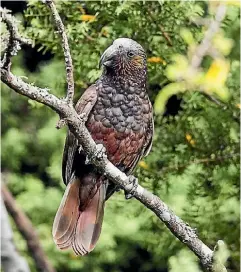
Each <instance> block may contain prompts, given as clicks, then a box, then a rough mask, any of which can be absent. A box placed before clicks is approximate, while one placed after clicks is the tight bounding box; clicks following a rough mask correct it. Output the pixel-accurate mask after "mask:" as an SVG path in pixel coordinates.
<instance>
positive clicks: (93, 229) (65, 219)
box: [52, 38, 154, 255]
mask: <svg viewBox="0 0 241 272" xmlns="http://www.w3.org/2000/svg"><path fill="white" fill-rule="evenodd" d="M99 65H100V67H103V70H102V71H103V72H102V75H101V76H100V78H99V79H98V80H97V81H96V82H95V83H94V84H93V85H91V86H90V87H88V88H87V89H86V91H85V92H84V93H83V95H82V96H81V98H80V99H79V100H78V102H77V103H76V105H75V109H76V111H77V113H78V114H83V113H84V114H85V116H86V119H87V120H86V123H85V124H86V127H87V129H88V131H89V132H90V134H91V136H92V138H93V139H94V141H95V143H96V144H97V145H99V144H100V145H103V146H104V148H105V150H106V155H107V158H108V159H109V160H110V161H111V162H112V163H113V164H114V165H115V166H116V167H117V168H118V169H120V170H121V171H122V172H124V173H125V174H126V175H128V176H130V175H131V174H132V173H133V171H134V169H135V167H136V166H137V164H138V162H139V161H140V159H141V158H142V157H144V156H146V155H147V154H148V153H149V151H150V149H151V146H152V139H153V131H154V124H153V109H152V105H151V102H150V99H149V97H148V94H147V60H146V53H145V50H144V49H143V47H142V46H141V45H140V44H139V43H137V42H136V41H134V40H132V39H129V38H118V39H116V40H114V42H113V43H112V44H111V45H110V46H109V47H108V48H107V49H106V50H105V51H104V53H103V54H102V56H101V58H100V62H99ZM62 176H63V181H64V183H65V184H66V190H65V193H64V195H63V198H62V201H61V203H60V206H59V208H58V211H57V213H56V216H55V219H54V223H53V229H52V234H53V240H54V242H55V244H56V245H57V247H58V248H59V249H62V250H64V249H69V248H70V249H72V250H73V251H74V253H75V254H76V255H86V254H88V253H89V252H91V251H92V250H93V249H94V247H95V246H96V243H97V241H98V239H99V236H100V233H101V227H102V221H103V216H104V206H105V201H106V200H107V199H108V198H109V197H110V196H111V195H112V194H113V193H114V192H115V191H116V190H118V189H119V188H118V187H117V186H116V185H115V184H114V183H112V182H111V181H110V180H108V179H107V178H106V177H105V176H104V175H103V174H101V173H99V172H98V171H97V170H96V168H95V167H94V165H91V164H86V155H85V154H84V152H83V150H82V148H81V145H80V144H79V143H78V140H77V139H76V138H75V136H74V135H73V134H72V133H71V132H70V131H68V132H67V137H66V141H65V146H64V152H63V161H62Z"/></svg>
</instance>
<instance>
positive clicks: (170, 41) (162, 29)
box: [148, 9, 172, 46]
mask: <svg viewBox="0 0 241 272" xmlns="http://www.w3.org/2000/svg"><path fill="white" fill-rule="evenodd" d="M148 14H149V16H150V17H151V19H152V20H153V21H154V22H156V21H157V19H156V18H155V16H154V15H153V12H152V11H151V10H149V9H148ZM158 27H159V29H160V30H161V33H162V35H163V36H164V38H165V39H166V41H167V44H168V45H169V46H172V40H171V38H170V37H169V35H168V34H167V32H166V31H165V29H164V28H163V26H162V25H161V24H160V23H158Z"/></svg>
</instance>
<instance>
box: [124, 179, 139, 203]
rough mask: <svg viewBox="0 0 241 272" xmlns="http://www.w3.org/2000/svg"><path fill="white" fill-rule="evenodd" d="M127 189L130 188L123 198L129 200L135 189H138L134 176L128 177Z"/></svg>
mask: <svg viewBox="0 0 241 272" xmlns="http://www.w3.org/2000/svg"><path fill="white" fill-rule="evenodd" d="M128 187H130V191H129V192H126V191H125V198H126V199H131V198H132V197H133V193H134V192H135V190H136V188H137V187H138V179H137V178H136V177H134V176H132V175H131V176H129V184H128Z"/></svg>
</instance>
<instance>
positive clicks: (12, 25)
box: [0, 8, 32, 70]
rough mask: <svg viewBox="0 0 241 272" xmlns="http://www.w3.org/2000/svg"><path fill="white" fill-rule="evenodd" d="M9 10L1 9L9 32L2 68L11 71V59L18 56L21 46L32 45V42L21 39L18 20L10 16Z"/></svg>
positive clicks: (0, 11)
mask: <svg viewBox="0 0 241 272" xmlns="http://www.w3.org/2000/svg"><path fill="white" fill-rule="evenodd" d="M8 12H9V11H8V10H7V9H3V8H0V15H1V19H2V21H3V22H4V23H5V24H6V26H7V30H8V32H9V39H8V46H7V49H6V52H5V53H4V56H3V60H2V64H1V67H3V68H4V69H7V70H9V69H10V65H11V62H10V60H11V57H12V56H14V55H17V52H18V51H19V50H20V49H21V47H20V45H21V44H29V45H30V44H32V43H31V41H30V40H28V39H25V38H23V37H21V35H20V34H19V32H18V28H17V21H16V19H15V18H14V17H13V16H11V15H10V14H8Z"/></svg>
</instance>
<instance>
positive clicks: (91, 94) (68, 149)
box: [62, 84, 97, 184]
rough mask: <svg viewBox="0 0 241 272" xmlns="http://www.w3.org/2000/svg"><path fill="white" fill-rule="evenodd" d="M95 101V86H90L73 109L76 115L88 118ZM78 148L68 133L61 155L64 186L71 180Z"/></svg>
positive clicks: (75, 141)
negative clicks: (83, 114)
mask: <svg viewBox="0 0 241 272" xmlns="http://www.w3.org/2000/svg"><path fill="white" fill-rule="evenodd" d="M96 100H97V91H96V86H95V84H93V85H91V86H90V87H89V88H88V89H86V91H85V92H84V93H83V95H82V96H81V98H80V99H79V101H78V102H77V104H76V106H75V109H76V111H77V113H78V114H81V113H85V114H86V116H87V118H88V116H89V113H90V111H91V110H92V108H93V106H94V105H95V103H96ZM78 148H79V144H78V140H77V139H76V138H75V136H74V135H73V134H72V132H70V131H68V134H67V137H66V140H65V146H64V153H63V161H62V176H63V180H64V183H65V184H68V182H69V181H70V179H71V176H72V172H73V171H72V170H73V162H74V158H75V154H76V150H77V149H78Z"/></svg>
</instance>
